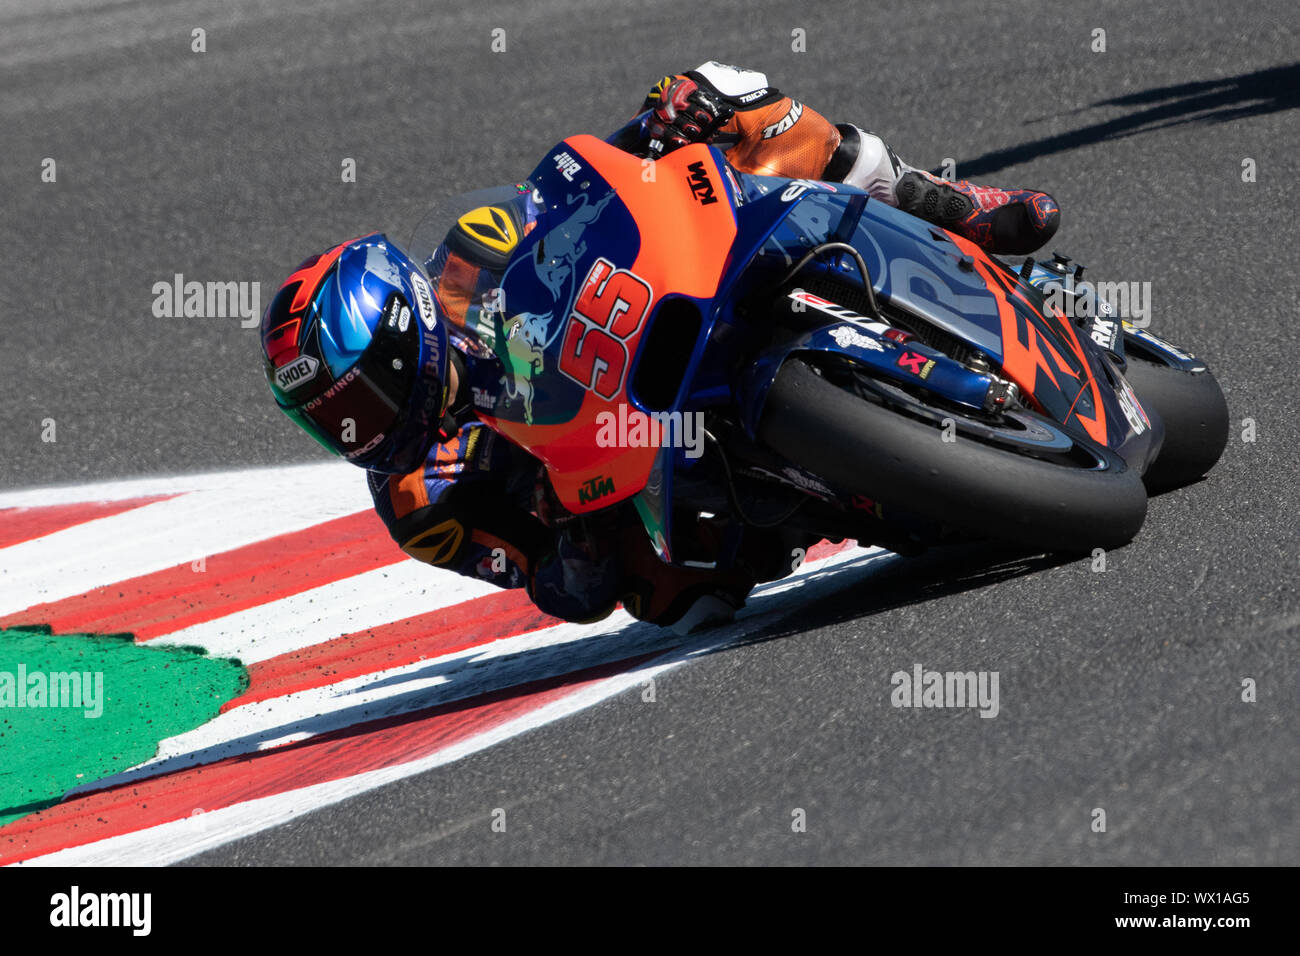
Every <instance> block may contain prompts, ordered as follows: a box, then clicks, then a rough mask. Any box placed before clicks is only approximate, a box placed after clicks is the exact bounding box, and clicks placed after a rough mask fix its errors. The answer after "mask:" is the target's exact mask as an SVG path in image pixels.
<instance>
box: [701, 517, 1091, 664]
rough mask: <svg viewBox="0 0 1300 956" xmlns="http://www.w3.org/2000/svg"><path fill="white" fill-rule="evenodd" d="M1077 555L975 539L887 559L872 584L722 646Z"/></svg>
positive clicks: (869, 613) (871, 611)
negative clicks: (912, 555) (993, 543)
mask: <svg viewBox="0 0 1300 956" xmlns="http://www.w3.org/2000/svg"><path fill="white" fill-rule="evenodd" d="M1076 560H1078V556H1076V555H1061V554H1047V555H1044V554H1041V553H1037V552H1028V551H1025V550H1024V549H1021V548H1016V547H1012V546H1006V545H991V544H987V543H972V544H968V545H957V546H952V547H947V548H940V549H935V550H933V551H929V552H927V553H925V554H923V555H921V556H920V557H916V558H908V559H901V558H900V559H896V560H892V561H887V562H883V563H882V564H880V566H879V568H878V570H877V571H876V572H875V573H874V574H873V575H872V576H871V578H870V580H869V587H868V588H866V589H863V588H861V587H858V586H855V585H856V584H858V583H860V582H854V584H850V585H848V586H846V587H844V588H841V589H839V590H837V591H835V592H834V593H832V594H828V595H825V596H822V597H819V598H818V600H817V601H815V602H812V603H810V604H809V605H807V606H800V607H799V608H798V609H797V610H795V609H791V611H790V612H788V613H785V614H781V615H780V616H779V617H777V618H776V619H774V620H773V621H772V623H771V624H770V625H769V626H768V627H766V628H764V629H763V630H762V631H760V632H758V633H755V634H752V635H749V636H747V637H746V638H745V639H743V640H740V641H735V642H731V643H728V644H727V645H726V646H725V647H719V648H717V650H731V649H733V648H735V647H741V646H745V645H748V644H756V643H762V642H764V641H770V640H776V639H779V638H785V637H791V636H793V635H796V634H801V633H804V632H806V631H811V630H815V629H817V628H821V627H829V626H832V625H835V624H841V623H843V622H845V621H851V620H862V619H865V618H870V617H873V616H875V615H877V614H883V613H884V612H886V611H892V610H895V609H897V608H902V607H909V606H911V605H914V604H923V603H926V602H929V601H933V600H936V599H937V598H942V597H950V596H952V595H957V594H964V593H966V592H968V591H974V590H978V589H981V588H986V587H989V586H990V585H994V584H999V583H1001V582H1003V581H1009V580H1012V579H1013V578H1018V577H1022V576H1024V575H1026V574H1033V573H1036V572H1038V571H1045V570H1048V569H1050V568H1055V567H1059V566H1061V565H1063V564H1069V563H1071V562H1073V561H1076Z"/></svg>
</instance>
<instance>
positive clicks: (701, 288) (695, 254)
mask: <svg viewBox="0 0 1300 956" xmlns="http://www.w3.org/2000/svg"><path fill="white" fill-rule="evenodd" d="M565 144H566V145H567V146H568V147H569V148H570V151H571V152H572V153H573V154H574V155H575V156H579V157H581V158H582V159H583V160H585V161H586V162H587V163H588V164H589V165H590V166H591V167H592V168H593V169H594V170H595V171H596V172H597V173H598V174H599V175H600V176H602V177H603V178H604V179H605V180H606V181H607V182H608V183H609V184H610V186H612V187H613V188H614V191H615V192H616V193H617V195H618V199H619V201H621V202H622V203H623V204H624V205H625V206H626V207H627V210H628V211H629V212H630V213H631V215H632V218H633V220H634V221H635V222H636V228H637V231H638V234H639V236H640V245H639V249H638V252H637V257H636V260H635V261H634V262H632V263H630V264H623V263H618V264H615V263H610V262H608V260H604V262H603V264H602V260H601V259H600V258H599V257H600V253H601V250H600V248H599V246H598V245H597V244H593V247H592V252H594V253H595V256H596V259H595V261H594V262H585V263H584V264H583V266H582V268H583V269H584V270H590V271H588V272H586V273H585V274H586V276H587V281H586V283H584V286H583V287H582V289H580V291H579V293H578V297H577V300H576V301H575V303H574V304H573V305H572V307H571V308H572V310H573V314H575V315H576V314H580V313H581V314H582V315H583V318H584V322H586V323H587V324H588V326H589V327H594V326H595V325H602V326H604V328H605V330H606V331H609V332H610V333H611V334H612V335H613V337H614V339H616V340H617V342H618V343H621V344H622V346H623V348H624V349H625V353H624V354H625V355H626V367H627V368H630V367H631V365H632V360H633V358H634V357H635V355H636V350H637V346H638V344H639V342H640V339H641V335H642V334H643V332H644V331H645V319H646V318H647V317H648V316H649V315H650V314H651V313H652V312H653V311H654V307H655V305H656V304H657V303H658V302H659V300H660V299H661V298H663V296H665V295H667V294H670V293H675V294H680V295H687V296H692V297H695V298H701V299H708V298H712V297H713V295H714V294H715V293H716V292H717V290H718V285H719V283H720V281H721V279H722V276H723V270H724V268H725V266H726V263H727V257H728V254H729V253H730V251H731V245H732V243H733V242H734V240H735V237H736V219H735V213H734V210H733V209H732V207H731V204H730V203H729V202H728V201H727V195H726V187H725V185H724V178H723V176H724V174H723V172H722V170H721V169H719V168H718V164H717V162H716V161H715V160H714V157H713V154H712V152H711V151H710V150H709V148H708V147H707V146H703V145H696V146H688V147H684V148H682V149H679V150H677V151H676V152H674V153H671V154H670V155H668V156H666V157H664V158H662V159H659V160H657V161H651V160H642V159H640V158H639V157H636V156H633V155H631V154H630V153H626V152H624V151H623V150H620V149H618V148H616V147H614V146H611V145H609V144H608V143H605V142H604V141H602V140H599V139H597V138H596V137H594V136H585V135H584V136H575V137H572V138H570V139H568V140H566V141H565ZM616 265H617V267H618V268H615V266H616ZM616 273H617V274H616ZM610 282H620V283H622V286H623V287H624V288H625V289H626V290H628V291H627V292H626V293H625V294H623V295H622V299H624V300H627V301H622V302H619V303H617V305H614V306H609V305H606V304H604V300H606V299H618V298H619V297H617V296H611V295H604V294H603V292H604V289H605V287H606V284H607V283H610ZM642 289H643V291H640V290H642ZM633 292H635V293H636V294H635V295H633V294H632V293H633ZM629 301H630V302H631V303H632V307H631V308H629V307H628V303H629ZM643 305H644V309H643V308H642V306H643ZM611 308H613V309H614V311H609V310H610V309H611ZM600 310H604V311H600ZM605 312H608V314H605ZM637 313H641V314H639V315H638V314H637ZM560 318H561V320H562V321H568V320H569V317H568V316H561V317H560ZM571 331H574V335H575V336H576V337H577V338H578V339H580V340H581V331H582V330H581V329H577V330H572V329H571ZM565 354H567V351H566V353H565ZM561 362H562V363H563V356H562V359H561ZM588 364H590V363H589V362H588ZM573 377H578V378H582V377H583V376H582V375H581V374H578V375H575V376H573ZM627 377H628V376H627V375H626V374H624V375H622V376H621V378H620V377H618V376H614V377H612V378H611V377H609V376H607V375H602V374H598V373H594V372H593V373H592V378H591V380H590V383H589V384H588V383H587V382H586V381H585V380H584V381H583V384H584V385H585V386H586V387H587V388H588V390H587V392H586V393H585V396H584V398H583V403H582V406H581V407H580V409H579V411H578V413H577V415H575V416H574V418H573V419H572V420H571V421H569V422H566V423H564V424H562V425H545V426H540V427H539V426H532V427H528V429H527V435H526V444H527V445H528V446H529V447H531V448H532V450H533V452H534V454H536V455H537V456H538V457H539V458H541V459H542V460H543V461H545V462H546V463H547V468H548V471H549V473H550V477H551V482H552V484H553V485H554V487H555V490H556V493H557V494H558V495H559V498H560V500H561V502H563V504H564V506H565V507H566V508H569V509H570V510H571V511H574V512H586V511H593V510H595V509H597V508H603V507H606V506H608V505H610V504H613V503H615V502H617V501H621V500H623V499H626V498H629V497H631V496H632V495H634V494H636V493H637V492H638V491H640V490H641V489H642V488H643V487H645V483H646V479H647V478H648V477H649V474H650V469H651V467H652V465H653V464H654V459H655V456H656V455H657V454H658V451H659V448H658V446H657V445H653V444H645V445H641V446H638V447H617V446H615V447H603V446H602V442H599V441H598V440H597V436H598V434H600V433H601V425H602V424H606V423H607V422H608V416H601V418H600V419H599V420H598V418H597V416H600V414H601V413H602V412H612V413H613V414H614V415H615V416H618V414H619V406H620V405H626V404H627V403H628V398H627V385H628V382H627ZM628 410H630V406H629V409H628ZM500 424H501V425H502V427H503V428H505V429H507V430H508V429H510V427H511V426H510V424H509V423H505V422H502V423H500ZM606 434H608V432H606ZM520 437H521V438H524V437H525V436H524V435H522V434H521V436H520ZM603 444H604V445H608V444H609V443H608V442H604V443H603Z"/></svg>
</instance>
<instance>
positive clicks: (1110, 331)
mask: <svg viewBox="0 0 1300 956" xmlns="http://www.w3.org/2000/svg"><path fill="white" fill-rule="evenodd" d="M1090 335H1091V338H1092V340H1093V341H1094V342H1096V343H1097V344H1098V345H1100V346H1101V347H1102V348H1104V349H1110V350H1111V351H1112V352H1113V351H1115V340H1116V339H1118V338H1119V326H1118V325H1117V324H1116V323H1115V322H1113V321H1111V320H1109V319H1103V318H1102V317H1101V316H1100V315H1099V316H1097V317H1096V318H1095V319H1093V320H1092V332H1091V333H1090Z"/></svg>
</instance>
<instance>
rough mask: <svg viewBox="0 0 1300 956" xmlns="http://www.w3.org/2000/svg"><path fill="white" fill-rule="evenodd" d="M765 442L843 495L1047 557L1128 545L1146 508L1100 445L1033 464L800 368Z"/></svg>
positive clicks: (778, 387)
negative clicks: (947, 434)
mask: <svg viewBox="0 0 1300 956" xmlns="http://www.w3.org/2000/svg"><path fill="white" fill-rule="evenodd" d="M759 438H760V440H761V441H762V442H763V443H764V444H766V445H767V446H768V447H769V448H771V449H772V450H774V451H776V452H777V453H778V454H780V455H782V456H784V457H785V458H787V459H789V460H790V461H792V462H794V463H795V464H797V465H799V466H801V467H803V468H806V469H807V470H809V471H811V472H812V473H813V474H816V475H818V476H820V477H822V478H823V479H825V480H826V481H828V482H830V483H831V484H832V485H835V486H836V487H838V488H840V489H841V490H843V491H845V492H847V493H851V494H860V495H866V496H868V497H871V498H874V499H876V500H877V501H880V502H882V503H883V504H884V507H886V508H888V507H890V505H893V506H895V507H898V508H902V509H905V510H907V511H911V512H914V513H916V514H920V515H925V516H928V517H931V518H933V519H936V520H938V521H941V522H943V523H944V524H946V525H950V526H952V527H955V528H959V529H962V530H965V531H968V532H973V533H975V534H979V535H983V536H988V537H991V538H998V539H1002V540H1007V541H1014V542H1017V543H1019V544H1024V545H1028V546H1030V547H1034V548H1038V549H1042V550H1045V551H1069V552H1086V551H1091V550H1092V549H1093V548H1114V547H1118V546H1120V545H1123V544H1126V543H1127V542H1129V541H1130V540H1132V538H1133V537H1134V535H1136V534H1137V532H1138V530H1139V529H1140V528H1141V527H1142V522H1143V520H1144V519H1145V517H1146V505H1147V498H1146V492H1145V489H1144V488H1143V485H1142V480H1141V478H1140V477H1139V475H1138V474H1137V472H1135V471H1132V470H1130V469H1129V468H1128V467H1127V466H1126V465H1125V464H1124V462H1123V461H1122V460H1121V459H1120V458H1119V457H1118V456H1116V455H1114V454H1113V453H1111V452H1109V451H1108V450H1107V449H1104V448H1101V447H1100V446H1095V445H1093V446H1089V447H1085V446H1083V445H1079V446H1078V447H1077V448H1076V452H1078V454H1075V455H1073V456H1070V455H1060V456H1056V457H1052V456H1048V455H1042V456H1037V455H1030V454H1026V453H1023V452H1021V451H1017V450H1014V449H1011V448H1009V447H1006V446H1004V445H999V444H994V443H990V442H986V441H981V440H979V439H977V438H975V437H968V436H965V435H959V436H958V438H957V440H956V441H944V434H943V429H942V428H941V427H938V426H937V425H936V423H935V422H933V421H928V420H925V419H923V418H918V417H914V416H911V415H907V414H903V413H902V412H900V411H899V410H897V409H895V408H891V407H889V406H888V405H886V404H884V403H881V402H875V401H870V400H868V399H867V398H864V397H862V396H861V395H859V394H854V393H853V392H851V391H848V390H846V389H845V388H842V387H841V386H840V385H837V384H835V383H833V382H831V381H829V380H828V379H827V378H825V377H823V376H822V375H821V374H819V373H818V371H817V370H816V369H814V368H813V367H812V366H810V365H808V364H807V363H805V362H803V361H801V360H799V359H797V358H791V359H789V360H787V361H786V362H785V364H784V365H782V366H781V369H780V371H779V372H778V373H777V377H776V380H775V382H774V383H773V385H772V388H771V390H770V391H769V392H768V397H767V404H766V406H765V407H764V410H763V417H762V420H761V422H760V424H759Z"/></svg>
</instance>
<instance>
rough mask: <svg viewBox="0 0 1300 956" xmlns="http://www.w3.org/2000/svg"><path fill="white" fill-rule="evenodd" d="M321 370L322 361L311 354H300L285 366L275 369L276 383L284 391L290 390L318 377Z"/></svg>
mask: <svg viewBox="0 0 1300 956" xmlns="http://www.w3.org/2000/svg"><path fill="white" fill-rule="evenodd" d="M318 371H320V362H318V361H316V360H315V359H314V358H312V357H311V356H310V355H300V356H298V358H296V359H294V360H293V361H292V362H290V363H289V364H288V365H286V366H284V367H283V368H278V369H276V370H275V385H276V388H278V389H280V391H282V392H288V391H291V390H293V389H295V388H298V387H299V386H301V385H305V384H306V383H307V382H309V381H311V380H312V379H313V378H315V377H316V373H317V372H318Z"/></svg>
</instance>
